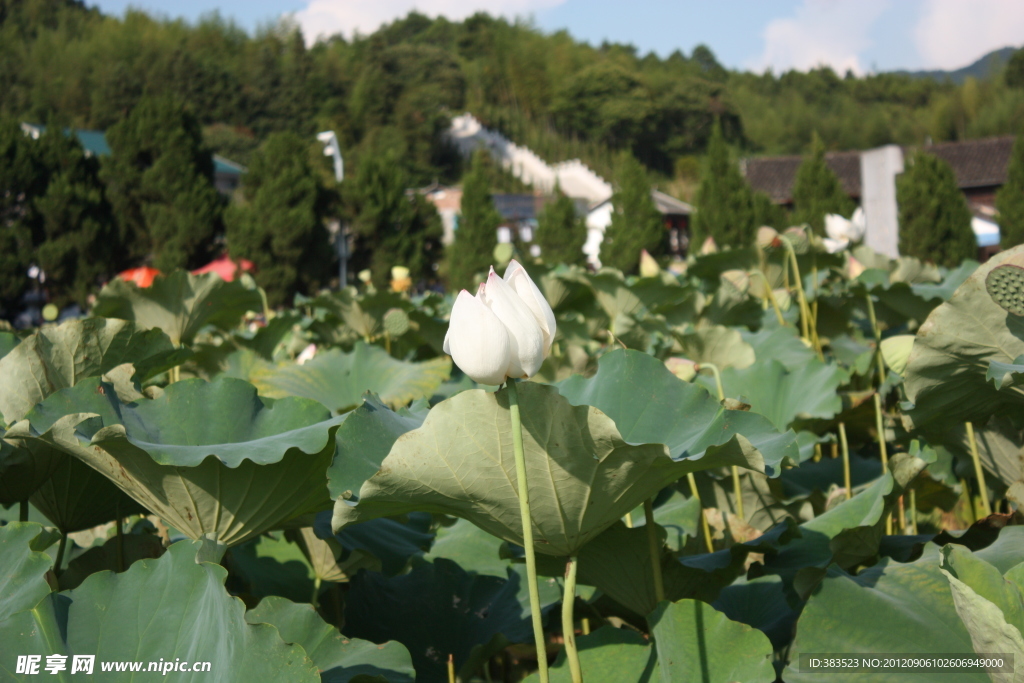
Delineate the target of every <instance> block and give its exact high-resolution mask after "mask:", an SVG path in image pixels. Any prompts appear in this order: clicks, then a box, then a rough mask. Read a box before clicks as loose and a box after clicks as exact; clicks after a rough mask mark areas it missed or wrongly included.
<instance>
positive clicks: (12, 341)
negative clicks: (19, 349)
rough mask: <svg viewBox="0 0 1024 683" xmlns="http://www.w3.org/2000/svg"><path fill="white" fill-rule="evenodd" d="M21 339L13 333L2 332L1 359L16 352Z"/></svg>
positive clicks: (0, 335) (0, 336) (0, 342)
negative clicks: (15, 349)
mask: <svg viewBox="0 0 1024 683" xmlns="http://www.w3.org/2000/svg"><path fill="white" fill-rule="evenodd" d="M20 343H21V338H20V337H19V336H18V335H16V334H14V333H13V332H0V359H2V358H3V357H4V356H6V355H7V354H9V353H10V352H11V351H13V350H14V347H15V346H17V345H18V344H20Z"/></svg>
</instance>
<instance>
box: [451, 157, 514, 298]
mask: <svg viewBox="0 0 1024 683" xmlns="http://www.w3.org/2000/svg"><path fill="white" fill-rule="evenodd" d="M486 154H487V152H486V151H484V150H482V149H480V150H477V151H476V152H475V153H474V154H473V160H472V162H471V164H470V167H469V172H468V173H466V175H465V176H464V177H463V179H462V215H461V216H460V217H459V225H458V229H457V230H456V231H455V241H454V242H452V244H451V246H449V247H448V253H447V261H448V280H449V282H450V284H451V288H452V289H469V288H471V287H472V286H473V278H474V276H475V275H476V274H477V273H479V272H480V271H483V270H486V269H487V267H488V266H490V265H491V263H492V262H493V261H494V247H496V246H497V244H498V234H497V230H498V226H499V225H500V224H501V215H500V214H499V213H498V210H497V209H495V208H494V200H493V199H492V198H491V187H490V185H489V184H488V182H487V173H486V165H487V160H486Z"/></svg>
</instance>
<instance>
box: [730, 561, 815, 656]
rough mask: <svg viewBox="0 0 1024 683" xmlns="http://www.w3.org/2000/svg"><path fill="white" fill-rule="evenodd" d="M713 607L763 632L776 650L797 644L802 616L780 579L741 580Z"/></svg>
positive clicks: (773, 577)
mask: <svg viewBox="0 0 1024 683" xmlns="http://www.w3.org/2000/svg"><path fill="white" fill-rule="evenodd" d="M711 605H712V606H713V607H714V608H715V609H716V610H718V611H719V612H722V613H723V614H725V616H727V617H729V618H730V619H732V620H733V621H738V622H740V623H743V624H747V625H749V626H753V627H754V628H756V629H757V630H759V631H761V632H763V633H764V634H765V635H766V636H768V639H769V640H770V641H771V642H772V647H774V648H775V649H776V650H781V649H782V648H783V647H785V646H786V645H788V644H789V642H790V641H792V640H793V630H794V627H795V626H796V620H797V617H798V616H799V612H798V611H797V610H796V609H794V607H793V606H792V605H790V603H789V598H788V597H787V595H786V588H785V584H784V583H783V581H782V579H781V578H780V577H778V576H759V577H757V578H754V579H747V578H746V577H744V576H741V577H739V578H738V579H737V580H736V581H735V582H734V583H733V584H732V585H729V586H726V587H725V588H723V589H722V592H721V593H719V595H718V598H717V599H716V600H715V601H714V602H713V603H711Z"/></svg>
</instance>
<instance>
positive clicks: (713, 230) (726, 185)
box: [690, 123, 759, 249]
mask: <svg viewBox="0 0 1024 683" xmlns="http://www.w3.org/2000/svg"><path fill="white" fill-rule="evenodd" d="M696 203H697V211H696V212H694V215H693V221H692V227H691V231H692V236H691V239H690V245H691V248H692V249H696V248H699V247H700V245H701V243H702V242H703V241H704V240H705V239H707V238H708V237H712V238H714V240H715V242H716V243H717V244H718V246H719V247H723V246H732V247H742V246H745V245H747V244H749V243H750V241H751V240H753V239H754V231H755V230H756V229H757V227H759V226H757V225H755V220H754V199H753V192H752V191H751V189H750V186H749V185H748V184H747V181H746V178H744V177H743V174H742V173H740V169H739V167H738V166H737V165H736V164H735V163H733V161H732V159H730V157H729V148H728V146H727V145H726V144H725V138H724V136H723V135H722V127H721V125H720V124H718V123H715V126H714V128H713V130H712V132H711V139H710V140H709V141H708V152H707V159H706V160H705V163H704V169H703V172H702V173H701V179H700V186H699V187H698V188H697V199H696Z"/></svg>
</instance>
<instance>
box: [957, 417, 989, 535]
mask: <svg viewBox="0 0 1024 683" xmlns="http://www.w3.org/2000/svg"><path fill="white" fill-rule="evenodd" d="M964 424H966V425H967V439H968V440H969V441H970V442H971V459H972V460H974V477H975V478H976V479H977V480H978V493H979V494H980V495H981V511H982V512H983V513H985V516H986V517H988V516H989V515H991V514H992V507H991V506H990V505H989V502H988V487H987V486H985V470H983V469H982V468H981V456H980V455H978V440H977V439H976V438H975V437H974V425H973V424H971V423H970V422H966V423H964Z"/></svg>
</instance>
